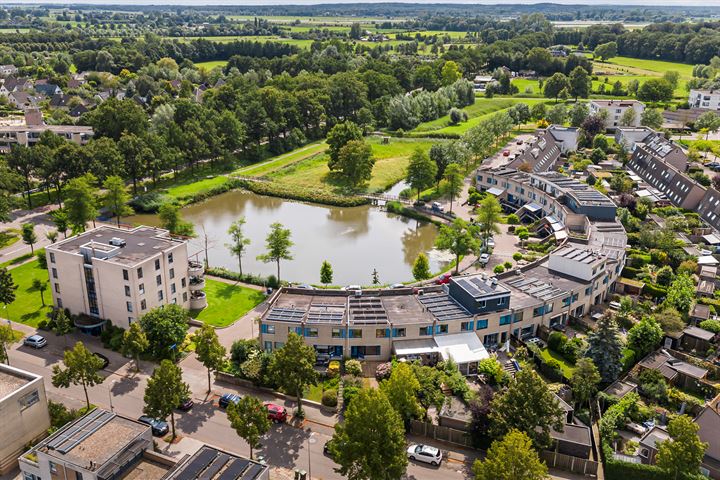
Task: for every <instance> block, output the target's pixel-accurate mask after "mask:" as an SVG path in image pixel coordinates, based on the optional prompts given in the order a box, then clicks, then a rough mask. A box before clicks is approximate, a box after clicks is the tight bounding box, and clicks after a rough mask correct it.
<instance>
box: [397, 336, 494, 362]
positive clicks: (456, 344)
mask: <svg viewBox="0 0 720 480" xmlns="http://www.w3.org/2000/svg"><path fill="white" fill-rule="evenodd" d="M393 350H394V352H395V355H397V356H399V357H401V356H409V355H428V354H431V353H439V354H440V355H441V356H442V357H443V360H450V359H452V360H453V361H454V362H455V363H456V364H458V365H462V364H467V363H473V362H479V361H480V360H484V359H486V358H490V354H489V353H488V352H487V350H486V349H485V346H484V345H483V344H482V342H481V341H480V339H479V338H478V336H477V335H476V334H475V333H473V332H466V333H455V334H453V335H439V336H437V337H435V338H427V339H416V340H396V341H394V342H393Z"/></svg>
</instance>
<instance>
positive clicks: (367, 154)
mask: <svg viewBox="0 0 720 480" xmlns="http://www.w3.org/2000/svg"><path fill="white" fill-rule="evenodd" d="M374 166H375V157H374V156H373V152H372V148H371V147H370V145H368V144H367V143H366V142H365V141H364V140H351V141H349V142H348V143H346V144H345V145H344V146H343V147H342V148H341V149H340V152H339V153H338V159H337V163H336V170H338V171H340V172H341V173H342V176H343V179H344V180H345V182H346V183H347V184H348V186H349V187H350V188H353V189H355V188H358V187H360V186H362V185H364V184H365V183H367V182H368V181H369V180H370V178H371V177H372V170H373V167H374Z"/></svg>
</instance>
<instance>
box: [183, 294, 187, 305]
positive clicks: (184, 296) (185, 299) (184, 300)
mask: <svg viewBox="0 0 720 480" xmlns="http://www.w3.org/2000/svg"><path fill="white" fill-rule="evenodd" d="M185 302H187V292H183V303H185Z"/></svg>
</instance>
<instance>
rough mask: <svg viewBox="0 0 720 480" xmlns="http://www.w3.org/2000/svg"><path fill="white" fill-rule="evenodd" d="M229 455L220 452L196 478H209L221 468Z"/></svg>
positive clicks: (202, 479) (205, 479) (203, 479)
mask: <svg viewBox="0 0 720 480" xmlns="http://www.w3.org/2000/svg"><path fill="white" fill-rule="evenodd" d="M230 458H231V457H230V455H228V454H227V453H220V455H218V456H217V457H216V458H215V461H214V462H213V463H212V464H211V465H210V466H209V467H208V468H207V470H205V471H204V472H203V473H202V475H200V477H199V478H198V480H211V479H212V478H213V477H214V476H215V475H216V474H217V473H218V472H219V471H220V469H221V468H223V467H224V466H225V464H226V463H227V462H228V460H230Z"/></svg>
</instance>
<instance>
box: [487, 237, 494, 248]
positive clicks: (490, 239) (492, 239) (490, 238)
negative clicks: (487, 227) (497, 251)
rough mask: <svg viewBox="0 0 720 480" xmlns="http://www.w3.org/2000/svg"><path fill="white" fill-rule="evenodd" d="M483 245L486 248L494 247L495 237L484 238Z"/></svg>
mask: <svg viewBox="0 0 720 480" xmlns="http://www.w3.org/2000/svg"><path fill="white" fill-rule="evenodd" d="M485 246H486V247H488V248H495V239H494V238H493V237H488V238H487V239H486V240H485Z"/></svg>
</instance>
